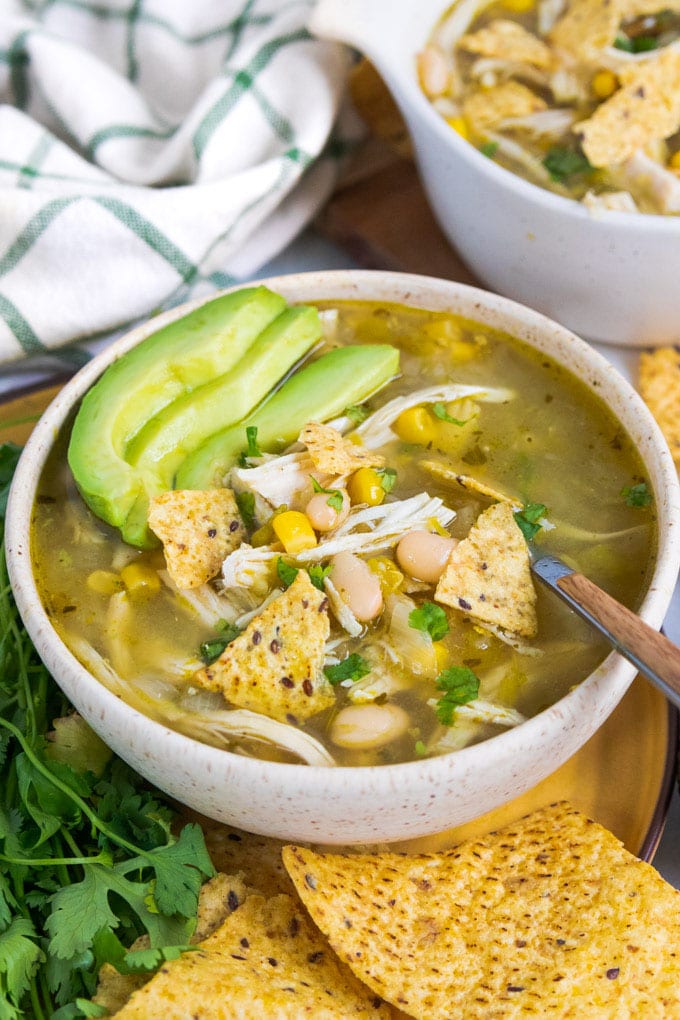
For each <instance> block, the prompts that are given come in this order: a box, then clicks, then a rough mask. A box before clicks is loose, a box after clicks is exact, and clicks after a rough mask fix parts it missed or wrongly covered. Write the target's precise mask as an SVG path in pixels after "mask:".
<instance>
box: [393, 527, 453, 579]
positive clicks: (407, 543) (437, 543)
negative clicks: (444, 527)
mask: <svg viewBox="0 0 680 1020" xmlns="http://www.w3.org/2000/svg"><path fill="white" fill-rule="evenodd" d="M457 545H458V542H457V540H456V539H455V538H444V536H443V535H434V534H432V532H430V531H409V532H408V534H406V535H404V537H403V538H402V540H401V541H400V542H399V545H398V546H397V563H398V564H399V566H400V567H401V569H402V570H404V571H406V573H407V574H409V575H410V576H411V577H414V578H415V579H416V580H418V581H427V582H428V583H430V584H436V583H437V581H438V580H439V578H440V577H441V576H442V574H443V573H444V568H445V567H446V563H447V561H448V558H449V556H450V555H451V553H452V552H453V550H454V549H455V548H456V546H457Z"/></svg>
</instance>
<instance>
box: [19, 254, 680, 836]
mask: <svg viewBox="0 0 680 1020" xmlns="http://www.w3.org/2000/svg"><path fill="white" fill-rule="evenodd" d="M253 302H255V304H256V305H257V309H256V311H257V315H255V313H254V311H253ZM263 304H266V305H268V310H267V311H266V312H264V313H263V314H264V320H263V321H262V322H261V321H259V319H258V315H259V314H260V312H261V311H262V309H261V307H260V306H261V305H263ZM220 316H221V317H222V318H220ZM231 316H236V317H237V319H236V322H237V323H238V324H239V328H238V330H237V331H236V332H237V334H238V336H237V337H236V339H235V336H236V334H234V332H233V330H232V325H233V321H234V320H232V318H230V317H231ZM216 317H217V318H218V319H219V322H220V324H221V325H220V329H221V330H222V333H223V334H224V335H225V336H228V337H229V341H228V346H229V350H230V352H231V353H230V354H229V355H228V356H227V360H228V358H229V357H231V359H232V363H231V365H230V367H228V368H227V369H226V371H223V372H222V373H219V372H218V373H216V372H215V369H214V367H212V366H209V368H208V373H209V375H208V377H207V378H202V381H199V382H197V381H196V378H197V377H196V378H194V377H192V378H190V376H191V372H192V371H193V370H194V369H193V368H192V365H193V366H199V367H198V368H197V371H198V372H199V374H200V373H204V372H205V371H206V369H205V365H206V363H207V362H209V361H210V358H209V357H208V351H209V349H210V344H211V343H214V336H215V334H216V330H215V321H216ZM225 317H226V318H225ZM225 322H226V323H227V325H225ZM245 323H248V325H247V326H246V325H244V324H245ZM230 330H232V331H231V332H230ZM244 330H245V332H246V333H247V332H248V330H250V333H248V338H247V339H243V337H244V335H245V334H244ZM201 331H203V332H201ZM219 331H220V330H219V329H218V330H217V332H218V333H219ZM301 334H303V337H302V339H300V336H301ZM293 335H294V340H293V339H292V338H293ZM206 336H207V337H208V338H209V339H208V341H206V340H205V337H206ZM187 337H188V338H189V339H190V340H191V343H190V345H189V346H188V347H187V346H186V345H185V346H183V344H185V340H186V338H187ZM158 338H160V339H158ZM239 338H240V339H239ZM206 342H207V344H208V346H207V347H204V346H201V345H203V344H205V343H206ZM238 344H242V345H244V347H243V350H242V351H241V352H240V357H237V356H236V353H235V347H236V346H238ZM284 344H285V345H286V350H287V353H286V354H285V355H284V354H283V353H282V352H283V346H284ZM300 344H301V345H302V348H304V350H301V349H300V346H299V345H300ZM187 351H189V353H187ZM265 351H266V352H268V353H267V354H266V357H265V356H264V355H263V352H265ZM273 351H276V358H273V356H272V352H273ZM173 352H174V354H173ZM173 357H176V360H175V362H173V361H172V358H173ZM220 357H222V355H220ZM149 359H151V360H150V361H149ZM282 359H283V360H282ZM199 363H200V364H199ZM140 365H141V366H142V371H141V372H140V371H139V366H140ZM178 366H179V367H178ZM220 367H221V368H224V367H225V362H224V361H220ZM151 369H153V370H151ZM244 371H245V375H244V374H243V373H244ZM272 377H275V379H276V381H275V382H274V383H273V386H272V387H270V389H265V392H264V393H262V394H261V395H258V394H259V389H258V388H260V389H262V388H264V387H266V386H268V385H269V381H270V378H272ZM120 379H123V380H124V381H125V386H124V387H121V386H120V385H119V381H120ZM244 379H246V380H247V385H244ZM178 380H179V383H178ZM178 386H179V387H181V388H180V389H178ZM241 391H245V396H244V395H243V394H242V393H241ZM140 393H141V394H143V396H144V400H142V401H140V400H139V399H138V398H139V395H140ZM227 397H228V399H227ZM83 398H84V399H83ZM243 401H245V403H243ZM246 404H248V407H247V408H246V410H245V412H244V411H243V408H244V407H245V406H246ZM205 408H208V409H209V410H210V415H209V416H208V417H206V416H205V415H204V414H203V411H204V410H205ZM199 412H200V413H199ZM234 419H235V420H234ZM126 429H127V432H126V431H125V430H126ZM55 434H56V438H55ZM677 503H678V496H677V480H676V479H675V475H674V471H673V468H672V463H671V460H670V455H669V454H668V451H667V450H666V448H665V446H664V444H663V440H662V439H661V438H660V436H659V434H658V431H657V429H656V426H655V425H654V423H653V421H652V419H651V417H650V416H649V414H648V412H647V411H646V409H645V408H644V405H643V404H642V402H641V401H640V400H639V398H638V397H637V395H636V394H635V393H634V392H633V391H632V389H631V388H630V387H629V386H628V385H627V384H626V383H625V381H624V380H622V379H621V378H620V377H619V376H618V375H617V374H616V373H615V372H614V370H613V369H612V368H611V366H609V365H608V364H607V363H606V362H605V361H604V360H603V359H601V358H600V357H599V356H598V355H597V354H596V353H594V352H593V351H592V350H591V349H590V348H588V347H587V346H586V345H585V344H583V343H582V342H580V341H578V340H577V339H576V338H575V337H573V336H572V335H571V334H569V333H568V332H567V331H566V330H564V329H562V328H561V327H559V326H557V325H555V324H554V323H551V322H549V321H548V320H546V319H544V318H543V317H542V316H540V315H538V314H537V313H534V312H531V311H529V310H527V309H524V308H522V307H520V306H517V305H514V304H513V303H511V302H508V301H506V300H504V299H501V298H497V297H494V296H492V295H487V294H484V293H483V292H481V291H477V290H474V289H472V288H467V287H463V286H461V285H456V284H451V283H447V282H444V281H435V280H428V279H425V278H418V277H406V276H403V275H400V274H383V273H381V274H373V273H335V274H334V273H323V274H308V275H304V276H300V277H291V278H280V279H278V280H273V281H269V282H268V283H267V284H266V286H263V287H261V288H249V289H241V290H239V291H236V292H233V293H231V294H227V295H225V296H223V297H220V298H218V299H217V304H216V303H215V302H209V303H203V304H199V305H196V306H193V307H189V308H184V309H178V310H174V311H173V312H172V313H168V314H166V315H165V316H162V317H160V318H159V319H158V320H154V321H153V322H152V323H150V324H147V325H146V326H144V327H141V329H139V330H137V331H134V332H133V333H132V334H130V335H129V336H128V337H126V338H124V339H123V340H122V341H120V342H119V343H118V344H117V345H114V349H113V350H111V351H107V352H106V353H105V354H104V355H103V356H102V357H100V358H99V359H96V362H95V363H93V364H91V365H89V366H87V368H86V369H84V370H83V371H82V372H81V373H80V374H79V376H78V377H76V379H74V380H73V381H72V382H71V383H70V384H69V385H68V386H67V387H66V388H65V390H64V391H63V392H62V394H60V396H59V397H58V398H57V400H56V401H55V403H54V404H53V405H52V407H51V408H50V409H49V410H48V412H47V414H46V416H45V417H44V419H43V420H42V421H41V423H40V424H39V425H38V427H37V428H36V431H35V433H34V436H33V437H32V439H31V441H30V443H29V446H28V448H27V451H26V453H25V455H24V458H23V459H22V463H21V465H20V468H19V470H18V474H17V479H16V482H15V486H14V488H13V492H12V497H11V503H10V508H9V518H8V521H9V523H8V530H9V536H10V539H9V562H10V569H11V571H12V580H13V584H14V586H15V590H16V595H17V600H18V603H19V606H20V610H21V612H22V615H23V617H24V620H25V623H26V626H27V628H28V629H29V632H30V633H31V635H32V636H33V638H34V641H35V642H36V645H37V647H38V649H39V651H40V652H41V654H42V655H43V656H44V658H45V661H46V662H47V664H48V666H49V667H50V668H51V669H52V671H53V672H54V674H55V677H56V678H57V680H58V682H59V683H60V684H61V685H62V686H63V687H64V690H65V691H66V693H67V694H68V696H69V697H70V698H71V700H72V701H73V703H74V705H75V706H76V708H77V709H78V710H79V711H80V712H81V713H82V714H83V715H84V716H85V718H86V719H87V720H88V721H89V722H90V723H91V725H92V726H93V727H94V728H95V729H96V730H97V732H99V733H100V735H102V736H103V737H104V739H105V740H106V741H107V742H108V743H109V744H110V745H111V746H112V747H113V748H114V750H116V751H117V753H119V754H120V755H121V756H122V757H123V758H125V759H126V760H128V761H129V762H130V763H131V764H132V765H133V766H134V767H135V768H137V769H138V770H139V771H140V772H141V773H142V774H143V775H145V776H147V777H148V778H149V779H151V780H153V781H154V782H155V783H157V784H158V785H159V786H160V787H161V788H162V789H165V790H166V791H167V792H169V793H170V794H172V795H173V796H175V797H177V799H179V800H181V801H183V802H185V803H187V804H190V805H191V806H192V807H194V808H197V809H198V810H200V811H202V812H204V813H205V814H208V815H210V816H212V817H215V818H218V819H221V820H224V821H229V822H231V823H232V824H237V825H240V826H241V827H244V828H247V829H252V830H254V831H259V832H266V833H269V834H271V835H279V836H283V837H285V838H294V839H312V840H316V841H321V842H343V843H350V842H365V841H376V840H395V839H405V838H408V837H412V836H417V835H423V834H425V833H428V832H433V831H436V830H440V829H443V828H446V827H448V826H450V825H452V824H458V823H462V822H463V821H466V820H469V819H470V818H472V817H475V816H478V815H480V814H482V813H484V812H485V811H487V810H490V809H491V808H492V807H494V806H497V805H498V804H500V803H503V802H504V801H506V800H508V799H510V798H512V797H513V796H516V795H517V794H519V793H520V792H522V791H523V790H525V789H528V788H529V787H530V786H531V785H533V784H534V783H536V782H537V781H539V780H540V779H541V778H543V777H544V776H545V775H547V774H549V773H550V772H551V771H553V770H554V769H555V768H557V767H558V765H559V764H561V763H562V762H563V761H564V760H565V759H566V758H567V757H568V756H569V755H571V754H572V753H573V752H574V751H575V750H577V749H578V747H579V746H581V744H582V743H583V742H584V741H585V740H586V739H587V738H588V737H589V736H590V735H591V734H592V733H593V732H594V730H595V729H596V728H597V727H598V725H599V724H600V723H601V722H602V721H603V720H604V719H605V718H606V716H607V715H608V714H609V712H610V711H611V710H612V709H613V708H614V706H615V705H616V703H617V702H618V700H619V699H620V697H621V696H622V695H623V693H624V691H625V689H626V687H627V685H628V683H629V682H630V680H631V679H632V676H633V673H634V670H633V668H632V667H631V666H629V665H628V664H627V663H624V662H622V661H621V660H619V659H618V658H617V657H616V656H614V655H607V649H606V648H605V647H604V646H603V645H602V644H601V643H600V642H599V641H598V639H596V638H595V637H593V635H592V634H591V633H590V632H589V631H588V629H587V628H586V626H585V624H583V623H581V622H580V621H578V620H577V619H576V618H575V617H574V615H573V614H572V613H570V612H569V611H568V610H567V609H565V607H564V606H563V605H562V604H560V603H559V602H558V601H557V600H556V599H554V597H553V596H551V595H550V594H549V593H547V592H545V591H540V590H536V588H535V587H534V584H533V582H532V579H531V576H530V571H529V546H528V543H529V542H531V543H532V544H534V545H535V546H537V547H539V548H540V549H541V550H542V551H546V552H552V553H556V554H558V555H560V556H562V557H563V558H564V559H566V560H567V561H568V562H569V563H571V564H573V565H574V566H576V567H577V568H578V569H580V570H582V571H583V572H584V573H586V574H588V575H589V576H590V577H592V578H593V579H594V580H595V581H597V582H599V583H600V584H601V585H602V586H603V587H604V588H606V589H607V590H609V591H610V592H611V593H612V594H614V595H615V596H616V597H618V598H619V599H620V600H621V601H622V602H624V603H626V604H627V605H629V606H631V607H632V608H633V609H635V610H637V611H639V612H640V613H641V615H642V616H643V617H644V618H645V619H647V620H648V621H649V622H651V623H652V624H654V625H659V624H660V622H661V620H662V618H663V613H664V611H665V608H666V606H667V604H668V601H669V599H670V596H671V593H672V587H673V583H674V579H675V572H676V570H677V563H678V555H679V554H678V541H677V537H676V531H677V517H678V508H677Z"/></svg>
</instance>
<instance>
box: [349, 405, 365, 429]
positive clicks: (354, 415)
mask: <svg viewBox="0 0 680 1020" xmlns="http://www.w3.org/2000/svg"><path fill="white" fill-rule="evenodd" d="M345 415H346V416H347V417H348V418H349V420H350V421H351V422H352V424H353V425H355V426H356V425H361V423H362V421H366V419H367V418H368V408H367V407H363V406H362V405H361V404H350V405H349V407H346V408H345Z"/></svg>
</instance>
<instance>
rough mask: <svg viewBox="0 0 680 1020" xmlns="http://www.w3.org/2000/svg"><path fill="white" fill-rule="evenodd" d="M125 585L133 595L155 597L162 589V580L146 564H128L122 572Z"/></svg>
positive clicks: (137, 562)
mask: <svg viewBox="0 0 680 1020" xmlns="http://www.w3.org/2000/svg"><path fill="white" fill-rule="evenodd" d="M120 576H121V580H122V581H123V584H124V585H125V587H126V588H127V590H128V591H129V592H130V594H131V595H143V596H146V595H155V593H156V592H157V591H160V588H161V579H160V577H159V576H158V574H157V573H156V571H155V570H154V569H153V567H150V566H148V565H147V564H146V563H140V562H139V561H136V562H133V563H128V565H127V566H126V567H123V569H122V570H121V572H120Z"/></svg>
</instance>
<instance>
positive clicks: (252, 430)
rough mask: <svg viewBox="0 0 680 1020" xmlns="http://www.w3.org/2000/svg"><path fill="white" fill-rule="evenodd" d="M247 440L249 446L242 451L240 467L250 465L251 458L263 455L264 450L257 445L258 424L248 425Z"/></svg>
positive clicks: (239, 459) (239, 460)
mask: <svg viewBox="0 0 680 1020" xmlns="http://www.w3.org/2000/svg"><path fill="white" fill-rule="evenodd" d="M246 441H247V443H248V446H247V448H246V449H245V450H242V451H241V453H240V454H239V458H238V462H239V466H240V467H250V460H251V459H252V458H253V457H261V456H262V450H261V449H260V447H259V446H258V445H257V425H246Z"/></svg>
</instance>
